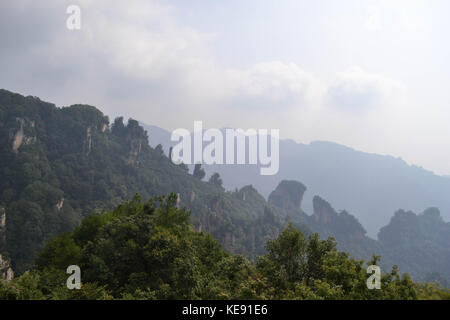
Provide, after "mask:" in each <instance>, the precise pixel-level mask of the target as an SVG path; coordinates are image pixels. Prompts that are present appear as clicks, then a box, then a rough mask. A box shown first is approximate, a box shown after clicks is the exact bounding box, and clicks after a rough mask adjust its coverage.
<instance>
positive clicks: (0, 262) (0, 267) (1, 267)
mask: <svg viewBox="0 0 450 320" xmlns="http://www.w3.org/2000/svg"><path fill="white" fill-rule="evenodd" d="M0 279H3V280H6V282H10V281H11V280H12V279H14V271H13V269H12V268H11V267H10V265H9V261H8V260H7V259H5V258H4V257H3V256H2V255H1V254H0Z"/></svg>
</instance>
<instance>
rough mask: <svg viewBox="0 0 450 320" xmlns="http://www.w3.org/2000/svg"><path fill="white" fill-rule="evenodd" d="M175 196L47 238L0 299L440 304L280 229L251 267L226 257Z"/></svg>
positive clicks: (322, 243)
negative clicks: (374, 283)
mask: <svg viewBox="0 0 450 320" xmlns="http://www.w3.org/2000/svg"><path fill="white" fill-rule="evenodd" d="M176 202H177V196H176V195H175V194H171V195H169V196H168V197H167V198H164V197H158V198H154V199H149V200H148V201H142V200H141V199H140V197H139V196H136V197H134V198H133V200H131V201H127V202H124V203H123V204H121V205H119V206H118V207H117V208H115V209H114V210H112V211H104V212H103V213H101V214H94V215H91V216H89V217H87V218H85V219H84V220H83V222H82V224H81V225H80V226H79V227H78V228H77V229H76V230H75V231H74V232H73V233H70V234H62V235H61V236H59V237H57V238H55V239H52V240H51V241H50V242H49V244H48V245H47V246H46V247H45V248H44V250H43V251H42V252H41V253H40V255H39V257H38V259H37V263H36V268H35V269H34V270H33V271H31V272H30V271H27V272H25V273H24V274H23V275H22V276H20V277H19V278H17V279H14V280H13V281H11V282H9V283H6V282H4V281H2V280H0V299H10V300H18V299H108V300H109V299H127V300H129V299H208V300H211V299H357V300H366V299H367V300H373V299H377V300H378V299H389V300H396V299H401V300H415V299H449V298H450V292H449V291H448V290H445V289H443V288H440V287H438V286H436V285H432V284H427V285H420V284H417V283H414V282H413V281H412V280H411V279H410V277H409V276H408V275H405V274H403V275H402V274H400V272H399V270H398V268H397V267H393V268H392V270H391V271H390V272H388V273H386V274H383V275H382V277H381V284H380V286H381V287H380V288H381V290H370V289H368V287H367V286H366V280H367V273H366V267H367V265H374V264H377V263H378V259H379V258H378V257H376V256H374V257H373V258H372V259H371V260H370V261H367V264H366V263H364V261H362V260H361V261H357V260H354V259H352V258H350V257H349V256H348V254H346V253H342V252H339V251H338V250H336V244H335V242H334V241H333V240H331V239H328V240H321V239H320V238H319V237H318V235H317V234H315V235H311V236H309V237H305V236H304V235H303V234H302V233H301V232H300V231H299V230H298V229H296V228H294V227H293V226H292V225H288V226H287V227H286V228H285V229H284V230H283V231H282V232H281V233H280V234H279V235H278V236H277V237H276V238H275V239H272V240H269V241H268V242H267V245H266V248H267V253H266V254H264V255H262V256H260V257H259V258H258V259H257V261H256V264H252V263H250V262H249V261H248V260H247V259H246V258H245V257H243V256H240V255H230V254H229V253H228V252H226V251H225V250H223V248H222V247H221V245H220V244H219V243H218V242H217V241H216V240H214V239H213V238H212V237H211V236H210V235H208V234H207V233H204V232H197V231H195V230H194V228H193V227H192V225H191V224H190V223H189V212H188V211H186V210H184V209H178V208H177V205H176ZM68 265H77V266H79V267H80V269H81V270H82V274H83V280H82V284H81V287H80V290H69V289H68V288H67V287H66V286H65V280H66V278H67V274H66V272H65V271H66V268H67V266H68Z"/></svg>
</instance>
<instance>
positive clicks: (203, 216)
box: [0, 90, 282, 273]
mask: <svg viewBox="0 0 450 320" xmlns="http://www.w3.org/2000/svg"><path fill="white" fill-rule="evenodd" d="M0 150H1V154H2V157H1V158H0V176H1V179H0V206H1V207H3V208H4V212H5V217H6V218H5V221H6V223H5V224H6V227H5V231H4V232H2V233H3V235H0V236H4V237H5V239H6V241H5V242H6V244H5V245H2V247H4V248H5V249H4V250H3V251H6V252H8V254H9V257H10V258H11V260H12V266H13V269H14V270H15V271H16V272H17V273H21V272H23V271H24V270H26V269H28V268H30V267H31V266H32V262H33V259H34V257H35V256H36V254H37V252H39V251H40V250H41V249H42V248H43V246H44V245H45V243H46V242H47V241H48V239H50V238H52V237H53V236H56V235H58V234H60V233H61V232H69V231H72V230H73V229H74V228H75V227H76V226H77V225H78V224H79V223H80V221H81V219H82V218H83V217H84V216H86V215H88V214H91V213H93V212H99V211H102V210H103V209H105V208H113V207H114V206H117V205H118V204H119V203H121V202H122V201H124V200H127V199H132V198H133V197H134V196H135V194H136V193H138V194H140V196H141V197H142V198H144V199H147V198H150V197H152V196H156V195H164V194H169V193H171V192H174V193H177V194H178V205H179V206H187V207H189V209H191V210H192V212H193V214H192V216H191V220H192V222H193V224H194V225H195V226H196V227H197V228H198V229H199V230H203V231H206V232H209V233H211V234H212V235H213V236H214V237H215V238H216V239H218V240H220V241H221V242H222V244H223V245H224V246H225V248H226V249H227V250H229V251H231V252H235V253H241V254H246V255H247V256H249V257H253V256H255V255H256V254H260V253H261V252H263V251H264V245H265V243H266V241H267V239H268V238H270V237H274V236H275V235H276V234H277V233H278V232H279V230H280V229H281V228H282V225H281V223H280V222H279V221H277V220H276V217H275V216H274V214H273V213H272V212H271V210H270V209H269V208H266V207H267V203H266V201H265V200H264V198H263V197H262V196H261V195H259V194H258V193H257V191H256V190H255V189H254V188H252V187H251V186H247V187H243V188H241V189H240V190H237V191H236V192H224V190H223V188H222V187H221V186H220V185H217V184H213V183H208V182H203V181H200V180H199V179H197V178H195V177H193V176H192V175H190V174H189V173H188V169H187V168H186V167H185V166H183V165H174V164H173V163H172V162H171V161H170V160H169V159H168V158H167V157H166V156H165V155H164V154H163V151H162V150H161V149H160V148H152V147H150V145H149V143H148V136H147V134H146V132H145V131H144V129H143V128H142V127H140V126H139V125H138V122H137V121H135V120H132V119H130V120H129V121H128V123H127V124H124V123H123V119H122V118H117V119H115V121H114V122H113V123H112V124H110V123H109V119H108V118H107V117H106V116H105V115H103V114H102V112H101V111H99V110H98V109H96V108H94V107H92V106H89V105H73V106H70V107H63V108H58V107H56V106H55V105H53V104H51V103H47V102H44V101H41V100H40V99H39V98H37V97H31V96H29V97H24V96H21V95H19V94H15V93H12V92H9V91H6V90H1V91H0ZM0 253H2V252H0Z"/></svg>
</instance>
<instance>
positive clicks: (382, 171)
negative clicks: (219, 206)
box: [144, 126, 450, 239]
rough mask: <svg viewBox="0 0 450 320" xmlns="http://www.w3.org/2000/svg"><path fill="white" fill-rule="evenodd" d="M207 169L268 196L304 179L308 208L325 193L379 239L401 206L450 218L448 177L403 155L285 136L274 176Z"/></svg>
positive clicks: (162, 137) (163, 136)
mask: <svg viewBox="0 0 450 320" xmlns="http://www.w3.org/2000/svg"><path fill="white" fill-rule="evenodd" d="M144 127H145V126H144ZM146 129H147V130H148V132H149V133H150V135H152V132H155V133H157V135H158V140H157V143H160V144H162V145H163V146H164V147H165V150H168V149H169V147H170V146H172V145H173V142H171V141H170V133H169V132H167V131H166V132H164V130H163V129H161V128H157V127H154V126H147V127H146ZM150 143H151V144H152V143H156V141H152V140H150ZM204 168H205V171H206V173H207V175H211V174H212V173H213V172H218V173H219V174H220V175H221V176H222V177H223V182H224V187H225V188H226V189H229V190H233V189H234V188H240V187H242V186H244V185H248V184H252V185H253V186H254V187H255V188H256V189H257V190H258V191H259V192H260V193H261V194H262V195H263V196H264V197H266V198H267V197H268V196H269V194H270V192H272V190H274V189H275V187H276V186H277V185H278V183H280V182H281V181H282V180H297V181H302V182H303V183H304V184H305V185H307V186H308V191H307V192H306V193H305V195H304V199H305V210H307V211H312V210H313V207H312V203H313V198H314V196H315V195H317V194H320V195H322V196H323V197H324V198H326V199H327V200H328V201H330V202H331V203H333V204H334V205H335V206H336V207H337V208H340V209H344V208H345V209H346V210H348V211H350V212H353V213H354V214H355V215H357V218H358V220H359V221H360V222H361V223H362V225H363V226H364V227H365V228H366V230H367V231H368V235H369V236H370V237H372V238H374V239H375V238H376V235H377V233H378V231H379V229H380V228H381V227H382V226H384V225H386V224H387V223H389V219H390V217H391V215H392V213H393V212H395V211H397V210H398V209H399V208H404V209H408V210H412V211H415V212H422V211H423V210H425V209H426V208H429V207H439V208H440V209H441V210H442V215H443V217H444V218H445V219H446V220H450V198H449V197H448V195H449V194H450V179H448V177H441V176H438V175H435V174H433V173H432V172H430V171H427V170H424V169H423V168H419V167H416V166H410V165H408V164H407V163H406V162H405V161H403V160H401V159H398V158H394V157H391V156H382V155H376V154H369V153H365V152H360V151H356V150H353V149H351V148H348V147H346V146H342V145H339V144H336V143H331V142H313V143H311V144H301V143H296V142H294V141H292V140H280V170H279V172H278V174H276V175H274V176H261V175H260V171H259V167H258V166H255V165H253V166H252V165H242V166H223V165H211V166H204ZM380 199H383V201H380Z"/></svg>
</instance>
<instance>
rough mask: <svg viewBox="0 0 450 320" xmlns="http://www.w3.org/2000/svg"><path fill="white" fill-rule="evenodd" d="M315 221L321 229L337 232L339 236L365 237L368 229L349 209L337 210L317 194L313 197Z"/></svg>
mask: <svg viewBox="0 0 450 320" xmlns="http://www.w3.org/2000/svg"><path fill="white" fill-rule="evenodd" d="M313 208H314V214H313V216H312V218H313V221H314V223H315V224H316V225H317V226H319V227H320V228H321V229H323V230H324V231H327V232H331V233H332V234H335V235H336V237H337V238H340V237H346V238H351V239H363V238H364V236H365V234H366V230H364V228H363V227H362V225H361V224H360V223H359V221H358V220H357V219H356V218H355V217H354V216H352V215H351V214H349V213H348V212H347V211H345V210H344V211H341V212H339V213H338V212H336V211H335V210H334V208H333V207H332V206H331V205H330V204H329V203H328V202H327V201H325V200H324V199H322V198H321V197H319V196H315V197H314V199H313Z"/></svg>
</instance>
